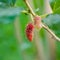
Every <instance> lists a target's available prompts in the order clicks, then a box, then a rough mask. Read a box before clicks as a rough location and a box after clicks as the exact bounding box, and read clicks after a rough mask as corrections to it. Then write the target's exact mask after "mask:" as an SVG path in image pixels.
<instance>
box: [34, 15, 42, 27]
mask: <svg viewBox="0 0 60 60" xmlns="http://www.w3.org/2000/svg"><path fill="white" fill-rule="evenodd" d="M33 20H34V25H35V26H36V27H37V28H41V27H42V26H41V17H40V16H35V17H34V19H33Z"/></svg>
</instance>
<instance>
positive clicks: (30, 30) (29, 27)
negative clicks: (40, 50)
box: [26, 23, 34, 41]
mask: <svg viewBox="0 0 60 60" xmlns="http://www.w3.org/2000/svg"><path fill="white" fill-rule="evenodd" d="M33 31H34V25H33V24H32V23H29V24H28V25H27V27H26V36H27V38H28V40H29V41H32V40H33Z"/></svg>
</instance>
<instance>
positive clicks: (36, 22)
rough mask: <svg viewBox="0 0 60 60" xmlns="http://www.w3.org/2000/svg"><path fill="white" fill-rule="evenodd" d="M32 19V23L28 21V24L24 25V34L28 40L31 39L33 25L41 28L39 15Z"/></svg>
mask: <svg viewBox="0 0 60 60" xmlns="http://www.w3.org/2000/svg"><path fill="white" fill-rule="evenodd" d="M33 20H34V24H32V23H28V25H27V26H26V36H27V38H28V40H29V41H32V40H33V35H34V28H35V27H37V28H41V17H40V16H35V17H34V18H33Z"/></svg>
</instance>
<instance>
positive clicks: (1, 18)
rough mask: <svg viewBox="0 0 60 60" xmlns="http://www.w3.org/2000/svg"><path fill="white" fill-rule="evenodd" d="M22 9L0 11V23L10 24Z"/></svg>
mask: <svg viewBox="0 0 60 60" xmlns="http://www.w3.org/2000/svg"><path fill="white" fill-rule="evenodd" d="M22 10H23V9H22V8H5V9H0V23H9V22H12V21H13V20H14V19H15V17H16V16H18V15H20V13H21V11H22Z"/></svg>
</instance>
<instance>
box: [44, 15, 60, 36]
mask: <svg viewBox="0 0 60 60" xmlns="http://www.w3.org/2000/svg"><path fill="white" fill-rule="evenodd" d="M43 22H44V23H45V24H46V25H48V26H49V28H50V29H52V30H53V31H54V32H55V34H56V35H58V36H60V14H50V15H48V16H47V17H46V18H45V19H43Z"/></svg>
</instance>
